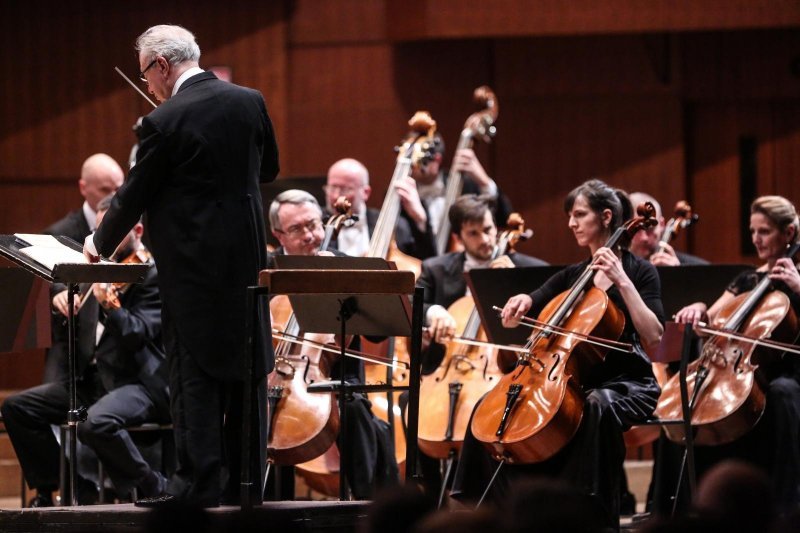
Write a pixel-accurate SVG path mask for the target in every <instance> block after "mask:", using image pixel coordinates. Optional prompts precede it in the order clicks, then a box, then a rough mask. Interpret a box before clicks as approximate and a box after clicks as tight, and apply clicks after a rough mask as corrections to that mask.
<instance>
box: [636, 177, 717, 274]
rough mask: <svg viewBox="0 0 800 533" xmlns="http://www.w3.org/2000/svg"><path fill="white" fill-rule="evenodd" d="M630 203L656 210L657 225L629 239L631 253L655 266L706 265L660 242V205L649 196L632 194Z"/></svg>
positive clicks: (662, 223) (639, 193)
mask: <svg viewBox="0 0 800 533" xmlns="http://www.w3.org/2000/svg"><path fill="white" fill-rule="evenodd" d="M630 198H631V203H632V204H633V205H634V207H635V206H638V205H639V204H643V203H645V202H650V203H652V204H653V207H655V208H656V217H657V219H658V224H657V225H656V226H651V227H649V228H647V229H646V230H643V231H639V232H637V233H636V235H634V236H633V238H632V239H631V252H632V253H633V254H634V255H637V256H639V257H641V258H642V259H648V260H649V261H650V262H651V263H653V264H654V265H656V266H681V265H707V264H708V261H706V260H705V259H703V258H701V257H697V256H696V255H692V254H687V253H685V252H680V251H678V250H675V249H674V248H673V247H672V245H670V244H669V243H668V242H664V243H662V242H661V236H662V235H663V234H664V230H665V229H666V224H665V222H664V214H663V212H662V211H661V204H659V203H658V201H656V199H655V198H653V197H652V196H650V195H649V194H646V193H643V192H633V193H631V195H630Z"/></svg>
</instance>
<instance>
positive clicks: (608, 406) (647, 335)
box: [452, 180, 664, 527]
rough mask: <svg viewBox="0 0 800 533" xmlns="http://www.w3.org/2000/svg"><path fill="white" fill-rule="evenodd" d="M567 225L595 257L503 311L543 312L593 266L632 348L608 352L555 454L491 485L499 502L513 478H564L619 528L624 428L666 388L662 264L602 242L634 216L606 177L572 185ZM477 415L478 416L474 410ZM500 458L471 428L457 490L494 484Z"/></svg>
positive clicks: (511, 319) (512, 317)
mask: <svg viewBox="0 0 800 533" xmlns="http://www.w3.org/2000/svg"><path fill="white" fill-rule="evenodd" d="M564 210H565V212H566V213H567V216H568V225H569V228H570V229H571V230H572V232H573V234H574V236H575V240H576V242H577V244H578V245H579V246H581V247H583V248H587V250H588V251H589V252H590V257H589V258H588V259H586V260H585V261H583V262H581V263H578V264H575V265H570V266H567V267H566V268H565V269H564V270H562V271H560V272H559V273H557V274H555V275H554V276H553V277H552V278H550V279H549V280H548V281H547V282H546V283H545V284H544V285H542V287H540V288H539V289H537V290H536V291H534V292H533V293H531V294H518V295H516V296H513V297H512V298H510V299H509V301H508V302H506V304H505V306H504V308H503V311H502V314H501V317H502V319H503V323H504V325H506V326H509V327H513V326H515V325H516V324H518V323H519V321H520V319H521V318H522V317H523V316H524V315H526V314H527V315H529V316H536V315H537V314H538V312H539V311H540V310H541V309H543V308H544V307H545V305H546V304H547V303H548V302H550V301H551V300H552V299H553V298H555V297H556V296H557V295H559V294H560V293H562V292H563V291H565V290H567V289H569V288H570V287H571V286H572V285H573V284H574V283H575V281H576V280H577V279H578V278H579V277H580V276H581V274H582V273H583V272H584V271H585V269H586V268H587V267H589V265H591V266H590V268H591V269H593V270H594V271H595V276H594V281H593V283H594V286H595V287H596V288H598V289H600V290H602V291H605V292H606V293H607V294H608V297H609V299H610V300H611V301H613V303H614V304H616V306H617V307H618V308H619V309H620V310H621V311H622V312H623V313H624V316H625V326H624V330H623V332H622V335H621V337H620V339H619V340H620V341H625V342H628V343H631V344H632V345H633V353H621V352H617V351H609V352H608V353H607V354H606V356H605V359H604V360H603V361H602V362H599V363H598V364H596V365H595V366H594V367H593V368H592V369H591V372H590V373H589V375H587V376H585V379H584V380H583V381H582V382H581V384H582V385H583V392H584V394H585V403H584V409H583V417H582V420H581V422H580V426H579V428H578V430H577V433H576V434H575V435H574V436H573V437H572V439H571V440H570V441H569V443H568V444H567V445H566V446H564V447H563V448H562V449H561V450H560V451H558V452H557V453H556V454H555V455H554V456H552V457H551V458H550V459H547V460H544V461H542V462H540V463H534V464H527V465H505V466H504V467H503V468H502V469H501V470H500V471H499V476H498V478H497V479H496V480H495V481H494V483H493V484H492V485H491V492H490V497H491V498H492V499H494V500H495V501H498V500H499V499H502V498H504V497H506V496H507V495H508V493H509V492H508V491H509V487H510V484H511V483H513V481H514V480H516V479H519V478H521V477H525V476H531V475H546V476H551V477H557V478H560V479H563V480H565V481H567V482H569V483H570V484H573V485H574V486H576V487H578V488H580V489H581V490H583V491H585V492H586V493H587V494H590V495H592V496H594V497H595V499H596V500H597V501H598V502H600V504H602V507H603V508H604V510H605V512H606V514H607V516H608V518H609V525H610V526H612V527H618V526H619V478H620V472H621V471H622V462H623V460H624V458H625V445H624V442H623V438H622V433H623V431H624V430H626V429H627V428H629V427H630V426H631V425H633V424H636V423H640V422H641V421H643V420H644V419H645V418H647V416H648V415H650V414H651V413H652V411H653V409H654V408H655V405H656V400H657V399H658V394H659V388H658V385H657V383H656V380H655V378H654V376H653V372H652V369H651V364H650V360H649V359H648V357H647V355H646V353H645V350H650V349H653V348H655V347H656V346H657V345H658V343H659V341H660V339H661V334H662V332H663V325H662V324H663V321H664V317H663V307H662V304H661V288H660V282H659V279H658V274H657V272H656V270H655V267H654V266H653V265H652V264H650V263H649V262H647V261H644V260H642V259H639V258H638V257H636V256H634V255H633V254H631V253H630V252H629V251H627V250H626V249H625V248H623V247H620V248H618V249H615V250H612V249H609V248H605V247H603V244H604V243H605V242H606V241H607V240H608V239H609V237H610V236H611V235H612V233H613V232H614V231H615V230H616V229H617V228H618V227H620V226H621V225H622V223H623V222H625V221H626V220H627V219H628V218H630V217H631V214H632V209H631V205H630V202H629V201H628V199H627V196H626V195H625V193H623V192H622V191H618V190H615V189H613V188H611V187H609V186H608V185H606V184H605V183H603V182H602V181H600V180H590V181H587V182H585V183H583V184H582V185H580V186H578V187H577V188H575V189H573V190H572V191H571V192H570V193H569V194H568V195H567V198H566V200H565V202H564ZM473 416H474V415H473ZM497 464H498V463H497V462H496V461H494V460H493V459H492V458H491V456H490V454H489V453H488V452H487V451H486V449H485V448H484V447H483V446H482V445H481V444H480V443H479V442H478V441H477V440H476V439H475V437H474V435H473V434H472V432H471V431H470V432H468V434H467V436H466V439H465V441H464V446H463V448H462V451H461V457H460V462H459V465H458V469H457V470H456V476H455V481H454V486H453V493H452V496H453V497H455V498H457V499H476V498H478V497H480V496H481V494H482V492H483V491H484V489H485V488H486V487H487V486H488V485H489V480H490V476H491V475H492V474H493V473H494V472H495V470H496V467H497Z"/></svg>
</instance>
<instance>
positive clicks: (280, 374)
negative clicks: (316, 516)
mask: <svg viewBox="0 0 800 533" xmlns="http://www.w3.org/2000/svg"><path fill="white" fill-rule="evenodd" d="M270 309H271V310H272V314H273V320H274V322H273V324H276V325H280V326H279V327H280V328H281V330H285V329H288V328H287V327H286V324H287V322H291V319H292V315H291V306H290V305H289V301H288V298H287V297H286V296H276V297H275V298H273V299H272V301H271V302H270ZM287 311H288V312H287ZM329 369H330V360H329V358H328V356H327V355H326V354H324V353H323V352H321V351H320V350H319V348H317V347H314V346H309V345H301V346H299V349H295V348H294V347H292V346H287V345H286V343H282V342H279V344H278V346H277V347H276V357H275V369H274V370H273V371H272V372H271V373H270V374H269V376H268V377H267V397H268V399H269V401H270V404H271V407H272V410H271V411H270V412H271V414H272V419H271V420H272V423H271V424H270V433H269V436H268V441H267V442H268V444H267V454H268V456H269V458H270V459H271V460H272V461H273V462H275V463H276V464H279V465H295V464H298V463H302V462H305V461H308V460H311V459H313V458H315V457H317V456H319V455H320V454H322V453H323V452H325V450H327V449H328V448H330V446H331V444H333V442H334V441H335V440H336V435H337V434H338V432H339V410H338V407H337V406H336V404H335V400H334V398H333V396H332V395H329V394H310V393H309V392H308V385H309V384H311V383H314V382H315V381H320V380H325V379H329V377H330V375H329V371H330V370H329Z"/></svg>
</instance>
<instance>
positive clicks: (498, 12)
mask: <svg viewBox="0 0 800 533" xmlns="http://www.w3.org/2000/svg"><path fill="white" fill-rule="evenodd" d="M158 23H177V24H182V25H184V26H186V27H187V28H189V29H191V30H192V31H194V32H195V34H196V35H197V38H198V41H199V43H200V46H201V48H202V50H203V56H202V61H201V64H202V66H204V67H212V66H223V67H228V68H230V69H231V73H232V79H233V81H234V82H235V83H239V84H242V85H247V86H251V87H255V88H257V89H259V90H261V91H262V92H263V93H264V95H265V97H266V100H267V105H268V108H269V110H270V113H271V115H272V118H273V121H274V123H275V126H276V129H277V134H278V140H279V145H280V151H281V166H282V172H281V174H282V175H283V176H300V175H322V174H324V173H325V172H326V170H327V168H328V166H329V165H330V164H331V163H332V162H333V161H334V160H336V159H338V158H341V157H346V156H350V157H355V158H357V159H360V160H362V161H363V162H364V163H365V164H366V165H367V167H368V168H369V169H370V172H371V175H372V183H373V186H374V189H375V193H374V197H373V198H372V200H371V203H372V204H373V205H376V206H378V205H380V201H381V199H382V197H383V193H384V192H385V188H386V185H387V183H388V181H389V178H390V176H391V171H392V169H393V166H394V157H395V155H394V152H393V150H392V148H393V147H394V146H395V145H396V144H397V143H398V142H399V140H400V139H401V138H402V136H403V134H404V133H405V131H406V126H405V123H406V121H407V120H408V118H409V117H410V116H411V115H412V114H413V112H414V111H416V110H417V109H427V110H429V111H430V112H431V113H432V115H433V116H434V118H435V119H436V120H437V121H438V123H439V129H440V130H441V132H442V133H443V135H444V136H445V140H446V141H447V142H448V143H449V145H450V146H451V147H452V146H453V145H454V144H455V141H456V139H457V136H458V134H459V132H460V129H461V126H462V124H463V122H464V120H465V119H466V117H467V116H468V115H469V114H470V113H471V112H472V111H473V107H472V103H471V101H470V97H471V93H472V90H473V89H474V88H475V87H477V86H479V85H482V84H488V85H490V86H491V87H492V88H493V89H494V90H495V92H496V94H497V96H498V99H499V103H500V117H499V120H498V122H497V129H498V134H497V138H496V141H495V142H494V143H493V144H492V145H491V146H488V147H487V146H485V145H479V146H478V148H477V151H478V154H479V156H480V158H481V160H482V162H483V163H484V165H485V166H486V168H487V169H488V171H489V172H490V174H491V175H492V176H494V177H495V179H496V180H497V182H498V183H499V184H500V186H501V188H502V189H503V190H504V191H505V192H506V193H507V194H508V195H509V196H510V197H511V198H512V200H513V203H514V206H515V207H516V208H517V209H518V210H520V211H521V212H522V214H523V216H524V217H525V219H526V221H527V222H528V224H529V225H530V227H532V228H533V229H534V230H535V231H536V236H535V237H534V239H533V240H532V241H530V242H529V243H525V244H524V245H523V246H521V251H524V252H527V253H530V254H533V255H536V256H539V257H542V258H544V259H546V260H548V261H550V262H552V263H566V262H571V261H575V260H578V259H581V255H580V251H578V250H576V249H575V246H574V241H573V239H572V237H571V235H570V233H569V231H568V230H567V228H566V218H565V216H564V214H563V210H562V199H563V197H564V195H565V193H566V192H567V191H568V190H570V189H571V188H573V187H574V186H575V185H577V184H578V183H580V182H582V181H584V180H585V179H587V178H589V177H592V176H597V177H600V178H602V179H605V180H607V181H609V182H610V183H612V184H614V185H616V186H619V187H623V188H625V189H628V190H645V191H648V192H650V193H652V194H653V195H654V196H656V197H657V198H659V199H660V200H661V203H662V205H663V206H664V207H665V209H666V210H667V211H669V210H670V208H671V206H672V205H674V203H675V202H676V201H677V200H679V199H684V198H685V199H688V200H689V201H690V202H691V203H692V204H693V206H694V207H695V209H696V211H697V212H698V213H700V216H701V222H700V224H699V225H698V226H697V227H696V228H695V229H693V230H692V231H691V233H690V234H689V235H687V236H682V237H681V238H680V239H679V241H678V243H677V246H678V247H679V248H681V249H684V250H688V251H690V252H693V253H696V254H699V255H701V256H704V257H706V258H708V259H710V260H712V261H720V262H722V261H724V262H739V261H745V262H746V261H752V260H753V257H752V255H750V253H751V252H750V251H749V249H748V248H747V246H746V232H745V233H743V232H742V231H741V228H742V225H743V224H744V223H745V220H744V219H743V218H742V205H746V204H747V203H748V201H749V199H750V196H751V195H754V194H766V193H777V194H782V195H784V196H787V197H789V198H790V199H792V200H794V201H795V202H800V179H798V174H800V172H798V171H799V170H800V32H798V31H797V30H798V26H800V4H798V3H797V2H796V1H794V0H772V1H768V0H760V1H759V0H729V1H722V0H691V1H689V0H687V1H680V2H674V1H668V0H652V1H650V2H639V1H636V0H605V1H600V0H592V1H590V0H575V1H572V2H561V1H559V0H538V1H533V0H531V1H525V0H498V1H494V2H486V1H481V2H478V1H476V0H406V1H404V2H393V1H391V0H283V1H273V2H257V1H255V0H228V1H227V2H216V1H208V0H200V1H193V2H188V1H186V2H172V3H168V4H164V3H163V2H154V1H152V0H143V1H140V2H104V1H100V0H84V1H81V2H55V1H44V0H38V1H37V0H34V1H31V2H5V3H4V5H3V16H2V21H0V44H1V45H2V46H0V69H1V70H2V72H3V75H2V81H0V117H2V120H0V233H8V232H14V231H24V232H34V231H39V230H41V229H42V228H44V227H45V226H47V225H48V224H50V223H52V222H53V221H55V220H57V219H58V218H60V217H61V216H63V214H64V213H66V212H67V211H68V210H70V209H74V208H76V207H77V206H79V205H80V196H79V193H78V189H77V184H76V181H77V179H78V172H79V169H80V165H81V163H82V161H83V160H84V159H85V158H86V157H87V156H88V155H90V154H92V153H95V152H107V153H109V154H110V155H112V156H113V157H115V158H116V159H117V160H118V161H120V162H121V163H124V162H125V161H126V160H127V157H128V153H129V151H130V148H131V145H132V144H133V143H134V141H135V138H134V135H133V132H132V130H131V127H132V125H133V124H134V122H135V121H136V119H137V117H138V116H140V115H143V114H145V113H147V112H148V111H149V109H148V107H149V106H148V104H147V103H145V102H144V100H143V99H142V98H141V97H140V96H139V95H137V94H136V93H135V92H134V91H133V90H132V89H131V88H130V87H128V86H127V85H126V84H125V83H124V82H123V81H122V79H121V78H119V76H118V75H117V74H116V73H115V72H114V70H113V68H114V66H115V65H116V66H119V67H120V68H121V69H123V70H124V71H125V72H126V73H128V74H129V75H130V76H131V77H134V76H135V74H136V72H137V71H138V63H137V61H136V56H135V54H134V52H133V50H132V45H133V42H134V40H135V38H136V36H137V35H138V34H139V33H141V32H142V31H143V30H144V29H145V28H146V27H148V26H150V25H153V24H158ZM451 157H452V153H451V152H448V153H447V154H446V156H445V160H446V163H447V164H448V165H449V162H450V159H451ZM40 372H41V354H40V353H35V354H17V355H10V356H4V357H2V358H0V388H18V387H23V386H28V385H33V384H35V383H38V380H39V377H40Z"/></svg>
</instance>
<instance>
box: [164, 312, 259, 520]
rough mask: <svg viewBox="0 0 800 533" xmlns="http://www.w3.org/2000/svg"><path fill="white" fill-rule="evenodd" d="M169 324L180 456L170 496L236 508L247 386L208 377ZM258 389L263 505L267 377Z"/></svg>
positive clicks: (254, 465)
mask: <svg viewBox="0 0 800 533" xmlns="http://www.w3.org/2000/svg"><path fill="white" fill-rule="evenodd" d="M164 325H165V337H164V338H165V346H166V350H167V361H168V363H169V382H170V385H169V386H170V412H171V414H172V425H173V427H174V429H175V449H176V455H177V470H176V472H175V475H174V476H173V477H172V479H170V482H169V485H168V488H167V492H168V493H170V494H172V495H174V496H177V497H179V498H181V499H186V500H189V501H192V502H195V503H198V504H200V505H202V506H204V507H216V506H218V505H219V504H220V503H221V502H223V501H224V502H225V503H236V502H237V501H238V497H239V489H240V485H239V483H240V468H241V445H242V444H241V442H242V441H241V429H242V392H243V390H242V386H243V382H241V381H237V382H230V381H223V380H219V379H217V378H215V377H214V376H211V375H209V374H207V373H206V372H205V371H204V370H203V369H202V368H201V367H200V366H199V365H198V364H197V362H196V361H195V360H194V359H193V358H192V355H191V354H190V353H189V352H188V351H187V349H186V347H185V345H184V344H183V343H182V342H181V340H180V338H179V335H178V332H177V330H176V328H175V327H174V324H171V323H170V322H169V321H167V320H165V321H164ZM220 357H225V354H220ZM242 371H244V369H242ZM252 387H253V391H252V392H253V394H252V398H253V404H252V405H251V442H250V459H251V460H250V481H251V482H252V483H253V491H252V494H253V497H254V499H255V501H261V499H262V487H263V480H264V476H265V475H266V451H267V446H266V442H267V396H266V380H265V379H264V376H260V379H259V380H258V381H257V383H254V384H252Z"/></svg>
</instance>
